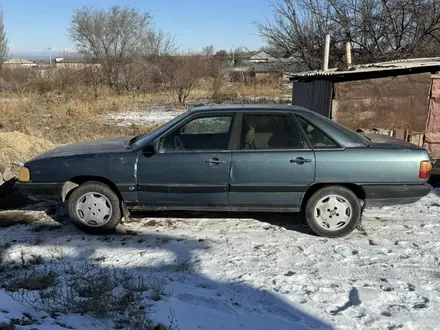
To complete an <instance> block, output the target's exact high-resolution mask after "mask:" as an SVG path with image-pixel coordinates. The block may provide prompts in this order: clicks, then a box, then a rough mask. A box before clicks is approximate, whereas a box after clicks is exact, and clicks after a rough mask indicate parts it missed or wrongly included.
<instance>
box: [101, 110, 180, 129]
mask: <svg viewBox="0 0 440 330" xmlns="http://www.w3.org/2000/svg"><path fill="white" fill-rule="evenodd" d="M181 113H182V111H181V110H176V109H171V108H166V107H160V108H153V109H147V110H145V111H126V112H117V113H109V114H107V115H106V116H105V119H106V120H108V121H110V122H113V123H116V125H117V126H131V125H135V124H141V125H142V124H162V123H166V122H167V121H170V120H171V119H173V118H174V117H177V116H178V115H180V114H181Z"/></svg>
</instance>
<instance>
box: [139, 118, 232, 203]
mask: <svg viewBox="0 0 440 330" xmlns="http://www.w3.org/2000/svg"><path fill="white" fill-rule="evenodd" d="M233 118H234V115H233V113H227V112H224V111H222V112H220V113H211V112H210V113H209V114H204V113H196V114H195V115H192V116H190V117H189V118H187V119H186V120H184V122H183V123H182V124H180V125H178V127H176V128H173V129H171V130H170V131H169V132H167V133H165V135H164V136H163V137H161V138H160V139H159V141H158V150H157V152H156V153H154V154H151V153H150V154H142V155H141V156H140V157H139V161H138V164H137V177H138V190H139V193H138V199H139V204H140V205H141V206H145V207H148V208H150V207H162V206H163V207H169V208H182V209H184V208H185V207H188V208H191V209H194V208H203V207H226V206H227V204H228V190H229V186H228V184H229V170H230V165H231V150H230V148H229V142H230V136H231V131H232V127H233Z"/></svg>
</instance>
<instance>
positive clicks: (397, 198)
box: [362, 183, 432, 207]
mask: <svg viewBox="0 0 440 330" xmlns="http://www.w3.org/2000/svg"><path fill="white" fill-rule="evenodd" d="M362 188H363V189H364V191H365V197H366V198H365V206H367V207H380V206H389V205H401V204H411V203H415V202H417V201H418V200H420V199H421V198H422V197H425V196H426V195H428V194H429V193H430V192H431V190H432V186H431V185H430V184H427V183H426V184H414V185H404V184H402V185H363V186H362Z"/></svg>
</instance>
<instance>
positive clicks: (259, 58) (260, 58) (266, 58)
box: [251, 51, 277, 63]
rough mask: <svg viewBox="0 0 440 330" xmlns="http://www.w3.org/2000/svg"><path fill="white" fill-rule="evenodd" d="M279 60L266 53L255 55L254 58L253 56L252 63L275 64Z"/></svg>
mask: <svg viewBox="0 0 440 330" xmlns="http://www.w3.org/2000/svg"><path fill="white" fill-rule="evenodd" d="M276 60H277V58H276V57H274V56H272V55H270V54H268V53H266V52H264V51H263V52H259V53H258V54H255V55H254V56H251V63H261V62H274V61H276Z"/></svg>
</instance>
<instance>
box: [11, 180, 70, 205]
mask: <svg viewBox="0 0 440 330" xmlns="http://www.w3.org/2000/svg"><path fill="white" fill-rule="evenodd" d="M15 187H16V189H17V190H18V192H20V194H22V195H24V196H26V197H28V198H29V199H31V200H36V201H48V200H56V201H61V192H62V189H63V183H33V182H16V183H15Z"/></svg>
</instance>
